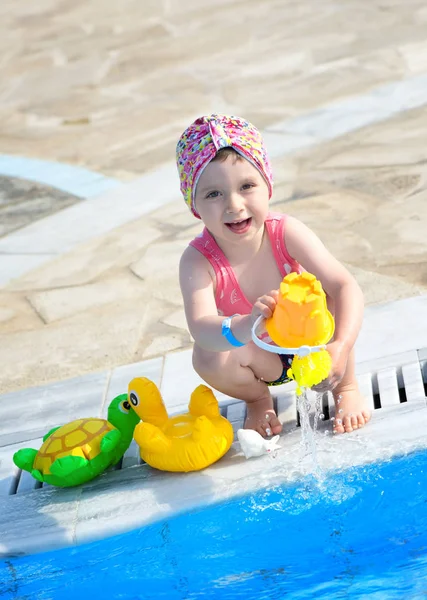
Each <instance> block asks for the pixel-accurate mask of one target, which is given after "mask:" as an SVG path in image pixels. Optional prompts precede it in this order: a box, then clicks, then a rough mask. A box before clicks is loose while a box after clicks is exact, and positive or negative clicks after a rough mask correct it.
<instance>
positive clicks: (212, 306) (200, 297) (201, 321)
mask: <svg viewBox="0 0 427 600" xmlns="http://www.w3.org/2000/svg"><path fill="white" fill-rule="evenodd" d="M179 281H180V286H181V293H182V296H183V299H184V308H185V316H186V319H187V324H188V328H189V330H190V333H191V335H192V336H193V338H194V341H195V342H196V344H197V345H198V346H200V347H201V348H204V349H205V350H211V351H212V352H224V351H227V350H231V349H232V348H233V346H232V345H231V344H230V343H229V342H228V341H227V340H226V339H225V337H224V336H223V335H222V334H221V325H222V322H223V320H224V317H221V316H219V315H218V311H217V307H216V303H215V293H214V286H213V281H212V277H211V274H210V272H209V261H208V260H207V259H206V258H205V257H204V256H203V255H202V254H200V252H198V251H197V250H196V249H195V248H192V247H191V246H189V247H188V248H186V249H185V251H184V254H183V255H182V257H181V262H180V265H179ZM251 327H252V319H251V315H244V316H242V315H239V316H237V317H234V318H233V319H232V322H231V331H232V333H233V335H234V336H235V337H236V338H237V340H238V341H239V342H242V343H244V344H246V343H247V342H249V341H250V339H251Z"/></svg>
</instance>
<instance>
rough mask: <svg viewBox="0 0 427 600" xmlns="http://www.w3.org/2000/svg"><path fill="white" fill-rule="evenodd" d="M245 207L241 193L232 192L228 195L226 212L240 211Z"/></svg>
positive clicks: (234, 212)
mask: <svg viewBox="0 0 427 600" xmlns="http://www.w3.org/2000/svg"><path fill="white" fill-rule="evenodd" d="M242 208H243V199H242V197H241V195H240V194H237V193H231V194H230V195H229V196H228V202H227V209H226V212H227V213H229V214H236V213H239V212H240V211H241V210H242Z"/></svg>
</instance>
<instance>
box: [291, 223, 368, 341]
mask: <svg viewBox="0 0 427 600" xmlns="http://www.w3.org/2000/svg"><path fill="white" fill-rule="evenodd" d="M285 243H286V247H287V249H288V252H289V254H290V255H291V256H292V257H293V258H294V259H295V260H296V261H298V262H299V263H300V264H301V265H302V266H303V267H304V269H305V270H306V271H308V272H309V273H312V274H313V275H315V276H316V277H317V279H319V281H320V282H321V283H322V286H323V289H324V290H325V292H326V294H327V295H328V296H329V297H330V298H331V299H332V301H333V310H334V313H335V314H334V317H335V334H334V343H336V344H338V345H340V346H342V348H343V350H344V351H345V352H349V351H350V350H351V348H352V347H353V346H354V343H355V341H356V339H357V336H358V334H359V330H360V327H361V325H362V319H363V307H364V300H363V293H362V290H361V289H360V287H359V285H358V283H357V282H356V280H355V279H354V277H353V276H352V275H351V274H350V273H349V272H348V271H347V269H346V268H345V267H344V266H343V265H342V264H341V263H340V262H339V261H338V260H337V259H336V258H335V257H334V256H332V254H331V253H330V252H329V251H328V250H327V249H326V248H325V246H324V245H323V243H322V242H321V241H320V240H319V238H318V237H317V235H316V234H315V233H314V232H313V231H311V229H309V228H308V227H307V226H306V225H304V224H303V223H301V222H300V221H298V220H297V219H294V218H293V217H288V219H287V221H286V227H285Z"/></svg>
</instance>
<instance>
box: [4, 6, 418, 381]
mask: <svg viewBox="0 0 427 600" xmlns="http://www.w3.org/2000/svg"><path fill="white" fill-rule="evenodd" d="M0 31H1V34H2V35H0V56H1V60H0V154H1V153H7V154H16V155H22V156H28V157H35V158H41V159H51V160H56V161H64V162H68V163H71V164H74V165H81V166H84V167H86V168H89V169H95V170H99V171H100V172H102V173H104V174H106V175H113V176H116V177H119V178H120V179H123V180H126V181H127V180H132V179H133V178H135V177H137V176H139V175H141V174H142V173H144V172H147V171H148V170H150V169H152V168H156V167H159V166H160V165H162V164H163V163H165V162H170V161H172V160H173V159H174V151H175V144H176V140H177V137H178V136H179V134H180V133H181V132H182V130H183V129H184V127H185V126H186V125H187V124H188V123H189V121H190V120H191V119H193V118H195V117H196V116H198V115H199V114H202V113H204V112H234V113H236V114H241V115H242V116H245V117H247V118H249V119H250V120H252V121H253V122H254V123H255V124H256V125H258V126H259V127H260V128H265V127H267V126H269V125H272V124H276V123H277V122H279V121H283V120H285V119H290V118H294V117H298V116H301V115H304V113H306V112H308V111H316V110H318V109H322V108H323V107H325V106H328V105H329V104H331V103H332V104H336V103H338V102H340V101H344V100H345V99H347V98H348V97H350V96H354V97H358V96H361V95H363V94H367V93H368V92H370V91H371V90H372V89H373V88H376V87H378V86H380V85H382V84H386V83H388V82H399V81H404V80H405V79H407V78H411V77H414V76H416V75H417V76H418V75H422V74H425V73H427V60H426V52H427V46H426V39H427V10H426V7H425V2H423V1H422V0H408V2H405V3H403V2H396V1H394V0H372V1H368V0H362V1H355V0H350V1H349V2H346V3H341V4H339V5H337V3H336V2H333V1H332V0H325V1H322V2H318V1H316V0H301V1H299V2H290V1H287V0H286V1H283V0H262V1H261V2H260V1H259V0H245V2H241V1H240V0H219V1H218V2H215V3H212V2H208V1H207V0H197V1H196V0H182V1H181V2H171V1H170V0H146V1H144V2H141V1H139V0H123V1H122V2H120V3H117V2H112V1H111V0H102V1H101V0H93V2H89V3H88V2H82V0H76V1H74V2H70V1H69V0H59V1H58V0H40V1H39V2H37V3H34V2H29V0H23V1H22V2H15V3H11V2H6V3H2V4H0ZM23 40H24V41H25V44H24V43H23ZM384 102H385V103H386V102H387V99H385V100H384ZM304 135H305V134H304ZM303 137H304V136H303ZM426 138H427V109H426V108H425V107H421V108H418V109H415V110H407V111H405V112H401V113H400V114H398V115H396V116H395V117H393V118H387V119H385V120H384V121H383V122H378V123H376V124H373V125H369V126H367V127H364V128H362V129H360V130H359V131H355V132H353V133H350V134H347V135H343V136H341V137H337V138H336V139H334V140H332V141H329V142H324V143H320V144H318V145H313V146H310V147H309V148H307V149H306V150H304V151H298V152H295V153H294V154H293V155H286V156H281V157H280V156H279V157H275V158H274V159H273V166H274V172H275V190H274V195H273V198H272V201H271V208H272V210H277V211H279V212H280V211H282V212H288V213H289V214H292V215H294V216H296V217H297V218H300V219H301V220H302V221H304V222H305V223H306V224H307V225H309V226H310V227H312V228H313V230H314V231H315V232H316V233H318V235H319V236H320V237H321V238H322V240H323V241H324V243H325V244H326V245H327V247H328V248H330V250H331V251H332V252H333V253H334V254H335V255H336V256H337V257H338V258H339V259H340V260H342V261H343V262H344V263H345V264H346V265H347V266H348V268H349V269H350V271H351V272H352V273H354V275H355V277H356V278H357V280H358V281H359V283H360V285H361V287H362V289H363V290H364V293H365V299H366V302H367V303H368V304H369V303H375V302H381V301H385V300H387V301H388V300H393V299H399V298H403V297H407V296H412V295H416V294H419V293H427V241H426V239H427V237H426V231H427V211H426V209H425V203H426V200H427V198H426V189H427V184H426V181H427V170H426V169H427V167H426V165H425V140H426ZM177 198H178V190H177ZM202 227H203V224H202V223H200V222H199V221H197V220H196V219H194V217H193V216H192V215H191V213H190V212H189V211H188V209H187V208H186V206H185V205H184V203H183V201H182V200H181V201H179V200H177V201H176V202H173V203H170V204H168V205H165V206H163V207H161V208H159V209H156V210H154V211H153V212H151V213H150V214H149V215H146V216H144V217H143V218H141V219H138V220H135V221H133V222H131V223H128V224H126V225H123V226H120V227H117V228H116V229H115V230H113V231H111V232H110V233H108V234H106V235H102V236H99V237H97V238H94V239H93V240H91V241H90V242H87V243H85V244H82V245H81V246H79V247H77V248H75V249H74V250H73V251H71V252H68V253H67V254H64V255H62V256H58V257H57V258H56V259H55V260H53V261H51V262H50V263H47V264H45V265H44V266H42V267H39V268H38V269H35V270H33V271H31V272H30V273H28V274H26V275H24V276H22V277H20V278H19V279H16V280H15V281H13V282H12V283H10V284H9V285H8V286H7V287H6V288H4V289H3V290H2V291H1V292H0V336H1V337H0V342H1V343H0V364H1V365H2V374H1V383H0V392H3V391H10V390H14V389H18V388H22V387H26V386H32V385H40V384H42V383H45V382H49V381H54V380H57V379H64V378H67V377H73V376H76V375H79V374H82V373H87V372H90V371H93V370H100V369H101V370H102V369H107V368H109V367H113V366H117V365H122V364H126V363H131V362H135V361H139V360H142V359H144V358H148V357H154V356H158V355H160V354H164V353H166V352H170V351H174V350H178V349H181V348H187V347H190V346H191V343H192V340H191V337H190V335H189V333H188V331H187V330H186V326H185V318H184V313H183V303H182V298H181V294H180V290H179V284H178V273H177V269H178V263H179V258H180V256H181V253H182V251H183V249H184V248H185V247H186V245H187V243H188V242H189V241H190V240H191V239H192V238H193V237H194V236H195V235H197V234H198V233H200V231H201V230H202Z"/></svg>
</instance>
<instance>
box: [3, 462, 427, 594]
mask: <svg viewBox="0 0 427 600" xmlns="http://www.w3.org/2000/svg"><path fill="white" fill-rule="evenodd" d="M426 472H427V452H422V453H417V454H413V455H411V456H408V457H403V458H398V459H395V460H393V461H392V462H387V463H382V464H376V465H369V466H366V467H363V468H362V467H360V468H353V469H349V470H347V471H344V472H342V473H337V474H335V475H333V476H331V477H328V479H327V480H326V481H325V482H324V484H323V485H321V486H320V487H319V484H318V483H317V482H315V481H313V480H310V479H306V480H303V481H301V482H299V483H298V484H297V485H292V486H284V487H280V488H277V487H276V488H274V489H271V490H265V491H263V492H261V493H258V494H255V495H252V496H247V497H244V498H239V499H236V500H234V501H232V502H228V503H226V504H223V505H218V506H214V507H210V508H207V509H203V510H198V511H195V512H192V513H189V514H185V515H180V516H177V517H175V518H173V519H169V520H167V521H164V522H161V523H157V524H153V525H151V526H149V527H145V528H143V529H141V530H137V531H133V532H130V533H127V534H125V535H120V536H116V537H113V538H110V539H108V540H104V541H102V542H97V543H92V544H88V545H85V546H81V547H79V548H73V549H63V550H59V551H56V552H48V553H44V554H38V555H34V556H30V557H23V558H17V559H15V558H11V559H10V560H7V561H4V560H3V562H0V598H1V599H2V600H3V599H7V600H12V599H14V600H18V599H19V600H23V599H31V600H36V599H37V600H38V599H40V600H51V599H55V600H56V599H58V600H59V599H61V600H68V599H71V598H72V599H73V600H75V599H77V598H81V599H82V600H86V599H92V598H99V597H103V598H105V599H108V600H110V599H123V600H137V599H138V600H151V599H153V600H154V599H165V600H166V599H167V600H195V599H199V598H204V599H207V600H209V599H216V598H218V599H219V598H221V599H224V600H228V599H230V600H231V599H232V600H238V599H240V598H241V599H244V600H252V599H254V600H255V599H257V600H264V599H265V600H267V599H268V600H279V599H280V600H281V599H282V598H285V599H286V600H303V599H304V600H305V599H307V600H308V599H313V598H315V599H328V600H335V599H341V598H351V599H352V600H353V599H367V598H369V599H372V600H388V599H399V600H402V599H405V600H410V599H418V598H427V483H426V479H425V474H426ZM141 510H143V507H141Z"/></svg>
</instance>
